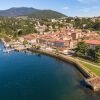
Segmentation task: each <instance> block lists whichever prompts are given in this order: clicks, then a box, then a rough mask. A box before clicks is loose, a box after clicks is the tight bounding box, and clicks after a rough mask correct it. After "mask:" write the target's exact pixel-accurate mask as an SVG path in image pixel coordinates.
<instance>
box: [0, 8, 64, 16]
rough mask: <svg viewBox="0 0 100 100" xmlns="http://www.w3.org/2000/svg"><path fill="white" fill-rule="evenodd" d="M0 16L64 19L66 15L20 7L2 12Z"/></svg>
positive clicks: (0, 11)
mask: <svg viewBox="0 0 100 100" xmlns="http://www.w3.org/2000/svg"><path fill="white" fill-rule="evenodd" d="M0 16H8V17H14V16H29V17H33V18H62V17H65V15H64V14H61V13H59V12H56V11H53V10H39V9H35V8H28V7H19V8H10V9H7V10H0Z"/></svg>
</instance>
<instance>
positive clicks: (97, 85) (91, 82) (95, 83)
mask: <svg viewBox="0 0 100 100" xmlns="http://www.w3.org/2000/svg"><path fill="white" fill-rule="evenodd" d="M85 82H86V84H87V86H89V87H90V88H91V89H92V90H93V91H100V77H93V78H89V79H85Z"/></svg>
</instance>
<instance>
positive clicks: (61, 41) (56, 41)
mask: <svg viewBox="0 0 100 100" xmlns="http://www.w3.org/2000/svg"><path fill="white" fill-rule="evenodd" d="M55 42H65V41H64V40H56V41H55Z"/></svg>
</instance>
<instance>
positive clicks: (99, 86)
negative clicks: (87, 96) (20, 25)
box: [29, 49, 100, 92]
mask: <svg viewBox="0 0 100 100" xmlns="http://www.w3.org/2000/svg"><path fill="white" fill-rule="evenodd" d="M29 50H31V51H35V52H38V53H42V54H45V55H48V56H52V57H55V58H57V59H60V60H62V61H65V62H69V63H71V64H73V65H75V67H76V68H77V69H78V70H79V71H80V72H81V73H82V75H83V76H84V77H85V79H84V81H85V83H86V85H87V86H89V87H90V88H91V89H92V90H93V91H94V92H96V91H100V77H98V76H97V75H96V74H95V73H93V72H92V71H91V70H90V69H88V68H87V67H85V66H83V65H82V64H81V63H80V62H78V61H76V60H73V59H71V58H70V57H67V56H65V55H62V54H60V53H56V52H51V51H47V50H34V49H29Z"/></svg>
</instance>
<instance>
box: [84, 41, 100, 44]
mask: <svg viewBox="0 0 100 100" xmlns="http://www.w3.org/2000/svg"><path fill="white" fill-rule="evenodd" d="M84 42H85V43H88V44H95V45H100V40H85V41H84Z"/></svg>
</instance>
